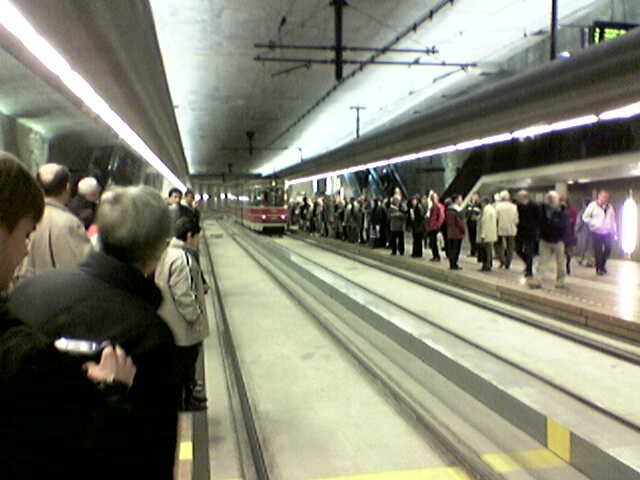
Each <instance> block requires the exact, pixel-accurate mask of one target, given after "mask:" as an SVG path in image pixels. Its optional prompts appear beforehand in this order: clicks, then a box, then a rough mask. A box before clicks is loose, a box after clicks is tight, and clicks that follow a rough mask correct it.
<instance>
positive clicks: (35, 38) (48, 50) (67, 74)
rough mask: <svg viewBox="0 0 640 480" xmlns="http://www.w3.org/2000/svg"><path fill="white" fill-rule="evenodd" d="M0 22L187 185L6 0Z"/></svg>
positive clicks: (154, 162)
mask: <svg viewBox="0 0 640 480" xmlns="http://www.w3.org/2000/svg"><path fill="white" fill-rule="evenodd" d="M0 12H2V13H1V14H0V24H1V25H2V26H3V27H4V28H6V29H7V30H8V31H9V32H11V33H12V34H13V35H14V36H15V37H16V38H17V39H18V40H20V42H21V43H22V44H23V45H24V46H25V48H26V49H27V50H29V52H31V54H33V55H34V56H35V57H36V58H37V59H38V60H39V61H40V62H41V63H42V64H43V65H44V66H45V67H46V68H47V69H48V70H49V71H51V72H52V73H53V74H55V75H56V76H58V77H59V78H60V80H61V81H62V83H63V84H64V85H65V86H66V87H67V88H68V89H69V90H70V91H71V92H72V93H73V94H74V95H76V96H77V97H78V98H79V99H80V100H82V102H83V103H84V104H85V105H87V106H88V107H89V108H90V109H91V110H92V111H93V112H95V114H96V115H98V116H99V117H100V118H101V119H102V120H103V121H104V122H105V123H106V124H107V125H108V126H109V127H110V128H111V129H112V130H113V131H114V132H115V133H116V135H118V136H119V137H120V138H121V139H122V140H124V142H125V143H127V144H128V145H129V146H130V147H131V148H132V149H133V150H134V151H135V152H137V153H138V155H140V156H141V157H142V158H143V159H144V160H145V161H146V162H148V163H149V164H150V165H151V166H152V167H153V168H155V169H156V170H157V171H158V172H159V173H160V174H162V175H163V176H164V177H165V178H166V179H167V180H169V182H171V183H172V184H173V185H175V186H176V187H178V188H181V189H182V190H186V189H187V186H186V185H185V184H184V183H183V182H182V181H181V180H180V179H179V178H178V177H177V176H176V175H175V174H174V173H173V172H172V171H171V170H170V169H169V167H167V166H166V165H165V164H164V162H162V160H160V158H158V156H157V155H156V154H155V153H153V151H151V149H150V148H149V147H148V146H147V144H146V143H145V142H144V141H143V140H142V139H141V138H140V136H138V134H137V133H136V132H134V131H133V130H132V129H131V127H129V125H127V123H126V122H125V121H124V120H123V119H122V118H120V116H119V115H118V114H117V113H116V112H115V111H113V109H112V108H111V107H110V106H109V105H108V104H107V102H105V101H104V99H102V97H100V95H98V94H97V93H96V91H95V90H94V89H93V88H92V87H91V85H90V84H89V83H88V82H87V81H86V80H85V79H84V78H82V76H80V75H79V74H78V73H77V72H75V71H74V70H73V69H72V68H71V65H69V63H68V62H67V61H66V60H65V59H64V58H63V57H62V55H60V53H58V51H56V49H55V48H53V46H52V45H51V44H50V43H49V42H47V40H46V39H45V38H44V37H42V36H41V35H40V34H39V33H38V32H37V31H36V30H35V29H34V28H33V26H32V25H31V24H30V23H29V21H28V20H27V19H26V18H25V17H24V16H23V15H22V14H21V13H20V12H19V11H18V10H17V9H16V8H15V7H14V6H13V5H12V4H11V2H9V1H8V0H0Z"/></svg>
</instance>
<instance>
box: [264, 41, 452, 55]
mask: <svg viewBox="0 0 640 480" xmlns="http://www.w3.org/2000/svg"><path fill="white" fill-rule="evenodd" d="M254 47H255V48H260V49H265V50H320V51H333V50H335V49H336V47H334V46H331V45H284V44H279V43H256V44H255V45H254ZM342 50H343V51H344V52H376V53H415V54H423V55H437V54H438V53H440V52H439V50H438V49H437V48H436V47H435V46H434V47H431V48H423V49H421V48H382V47H342Z"/></svg>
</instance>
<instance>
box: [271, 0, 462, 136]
mask: <svg viewBox="0 0 640 480" xmlns="http://www.w3.org/2000/svg"><path fill="white" fill-rule="evenodd" d="M452 4H453V0H440V1H439V2H438V4H437V5H436V6H434V7H433V8H431V9H429V11H427V12H426V13H424V14H423V15H422V16H421V17H419V18H418V19H417V20H416V21H415V22H413V23H412V24H411V25H409V26H408V27H406V28H405V29H404V30H403V31H402V32H400V33H399V34H398V35H396V36H395V37H394V38H393V39H391V40H390V41H389V42H387V44H386V45H384V46H383V47H382V49H383V50H385V49H389V48H393V47H394V46H396V45H397V44H398V43H400V42H401V41H402V40H403V39H405V38H406V37H407V36H408V35H410V34H411V33H413V32H415V31H416V30H418V28H420V27H421V26H422V25H424V24H425V23H426V22H428V21H431V20H433V19H434V17H435V16H436V15H437V14H438V13H440V12H441V11H442V10H443V9H444V8H445V7H447V6H448V5H452ZM384 53H385V52H384V51H383V52H379V53H374V54H373V55H371V56H370V57H369V58H368V60H369V61H373V60H376V59H377V58H378V57H380V56H381V55H384ZM366 66H367V65H366V64H361V65H359V66H358V67H357V68H355V69H354V70H353V71H352V72H351V73H349V74H348V75H346V76H345V77H344V78H343V80H342V81H341V82H339V83H336V84H334V85H333V86H332V87H331V88H330V89H329V90H328V91H327V92H326V93H325V94H324V95H322V96H321V97H320V98H319V99H318V100H316V101H315V102H314V103H313V104H312V105H311V107H309V108H308V109H307V110H306V111H305V112H304V113H303V114H302V115H301V116H300V117H298V118H297V119H296V120H295V121H294V122H293V123H292V124H291V125H289V126H288V127H287V128H286V129H285V130H284V131H282V132H281V133H280V134H278V135H276V137H275V138H274V139H273V140H272V141H271V142H269V144H268V146H273V145H274V144H276V143H277V142H278V141H280V140H281V139H282V138H284V136H285V135H287V134H288V133H289V132H291V130H293V129H294V128H295V127H297V126H298V125H299V124H300V123H301V122H302V121H303V120H304V119H306V118H307V117H308V116H309V115H310V114H311V113H312V112H313V111H314V110H315V109H316V108H318V107H319V106H320V105H321V104H322V103H323V102H324V101H325V100H326V99H327V98H329V97H330V96H331V95H332V94H333V93H335V91H336V90H338V88H340V86H341V85H343V84H344V83H346V82H347V81H348V80H350V79H352V78H353V77H355V76H356V75H357V74H358V73H360V72H362V71H363V70H364V69H365V67H366Z"/></svg>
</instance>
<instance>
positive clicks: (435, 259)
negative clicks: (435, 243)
mask: <svg viewBox="0 0 640 480" xmlns="http://www.w3.org/2000/svg"><path fill="white" fill-rule="evenodd" d="M429 261H430V262H439V261H440V258H437V257H434V258H432V259H431V260H429Z"/></svg>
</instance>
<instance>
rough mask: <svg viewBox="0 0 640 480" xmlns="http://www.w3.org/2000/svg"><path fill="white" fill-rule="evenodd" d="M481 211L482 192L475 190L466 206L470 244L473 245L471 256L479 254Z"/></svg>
mask: <svg viewBox="0 0 640 480" xmlns="http://www.w3.org/2000/svg"><path fill="white" fill-rule="evenodd" d="M481 212H482V207H481V206H480V194H479V193H478V192H473V193H472V194H471V200H469V204H468V205H467V208H466V216H467V231H468V232H469V245H471V251H470V252H469V256H470V257H475V256H477V255H478V243H477V237H478V219H479V218H480V213H481Z"/></svg>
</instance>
